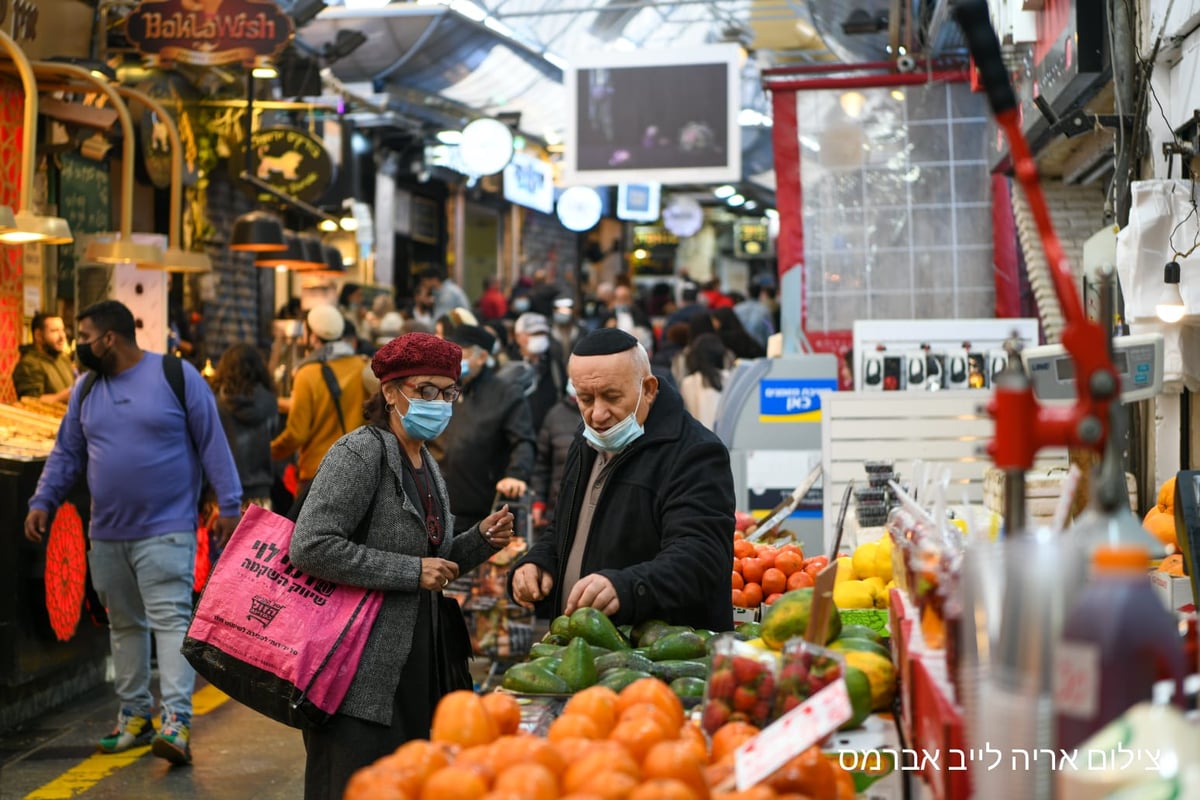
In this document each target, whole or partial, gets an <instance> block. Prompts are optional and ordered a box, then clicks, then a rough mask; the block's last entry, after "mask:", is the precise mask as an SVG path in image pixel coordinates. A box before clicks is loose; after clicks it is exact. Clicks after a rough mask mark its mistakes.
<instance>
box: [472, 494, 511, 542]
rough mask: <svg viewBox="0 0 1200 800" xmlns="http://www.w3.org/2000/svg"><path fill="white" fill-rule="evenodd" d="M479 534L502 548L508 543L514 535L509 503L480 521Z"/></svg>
mask: <svg viewBox="0 0 1200 800" xmlns="http://www.w3.org/2000/svg"><path fill="white" fill-rule="evenodd" d="M479 534H480V535H481V536H482V537H483V538H484V539H486V540H487V543H488V544H490V545H491V546H492V547H496V548H500V547H505V546H507V545H508V543H509V542H511V541H512V537H513V514H512V512H511V511H509V510H508V503H505V504H504V505H503V506H501V507H500V510H499V511H496V512H493V513H492V514H491V515H489V516H487V517H484V518H483V521H482V522H480V523H479Z"/></svg>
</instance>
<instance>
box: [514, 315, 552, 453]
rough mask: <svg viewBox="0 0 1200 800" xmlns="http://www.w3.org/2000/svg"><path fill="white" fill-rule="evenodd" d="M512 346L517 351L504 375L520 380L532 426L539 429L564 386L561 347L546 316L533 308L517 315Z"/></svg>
mask: <svg viewBox="0 0 1200 800" xmlns="http://www.w3.org/2000/svg"><path fill="white" fill-rule="evenodd" d="M513 345H514V349H515V350H516V352H515V353H513V358H512V360H511V361H510V363H509V364H508V365H507V366H506V367H505V368H504V373H503V374H504V377H505V379H506V380H516V381H518V382H519V383H520V385H521V387H522V391H524V393H525V399H526V400H528V401H529V413H530V415H531V417H532V418H533V429H534V430H535V431H537V430H541V427H542V422H543V420H545V419H546V414H547V412H549V411H550V409H551V408H553V407H554V405H555V404H556V403H557V402H558V401H559V400H560V399H561V398H562V396H563V393H564V392H566V389H567V370H566V367H565V366H564V364H563V356H562V347H561V346H560V345H559V343H558V342H556V341H555V340H554V339H553V338H551V336H550V324H549V323H548V322H546V318H545V317H543V316H542V315H541V314H535V313H533V312H532V311H530V312H528V313H525V314H522V315H521V316H519V317H517V322H516V324H515V325H513Z"/></svg>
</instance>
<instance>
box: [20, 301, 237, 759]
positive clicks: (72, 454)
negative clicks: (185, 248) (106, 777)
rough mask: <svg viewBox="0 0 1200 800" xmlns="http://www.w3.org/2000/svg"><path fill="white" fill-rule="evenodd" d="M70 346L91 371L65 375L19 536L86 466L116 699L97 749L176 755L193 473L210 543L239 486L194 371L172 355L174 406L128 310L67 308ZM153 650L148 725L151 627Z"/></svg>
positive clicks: (185, 742) (187, 719)
mask: <svg viewBox="0 0 1200 800" xmlns="http://www.w3.org/2000/svg"><path fill="white" fill-rule="evenodd" d="M77 320H78V339H77V342H76V352H77V354H78V356H79V361H80V363H81V364H82V365H83V366H84V367H87V368H88V369H90V370H92V371H94V372H95V373H96V374H97V378H96V380H95V382H94V384H92V387H91V390H90V392H88V393H87V396H86V397H84V398H82V400H81V397H80V395H81V394H82V391H81V390H82V387H83V386H84V385H85V382H86V378H81V379H80V380H78V381H76V382H75V386H74V387H73V388H72V389H71V398H70V401H69V402H68V405H67V415H66V417H64V418H63V421H62V426H61V428H60V429H59V432H58V438H57V440H56V441H55V443H54V449H53V450H52V451H51V452H50V456H49V458H48V459H47V460H46V466H45V468H44V469H43V471H42V477H41V479H40V480H39V481H38V487H37V491H36V492H35V493H34V495H33V498H32V499H31V500H30V501H29V514H28V515H27V516H26V518H25V536H26V538H28V539H29V540H31V541H34V542H40V541H41V540H42V537H43V535H44V534H45V533H46V530H47V528H48V525H49V521H50V517H51V512H53V511H54V510H56V509H57V508H58V507H59V506H60V505H61V504H62V503H63V500H64V499H65V498H66V496H67V493H68V491H69V490H70V489H71V487H72V486H73V485H74V484H75V482H76V480H77V479H78V478H79V477H80V475H81V474H82V473H83V472H84V471H86V475H87V484H88V489H89V490H90V492H91V495H92V522H91V527H90V530H89V534H88V535H89V538H90V543H91V547H90V549H89V551H88V563H89V566H90V567H91V571H92V579H93V581H94V583H95V585H96V590H97V591H98V592H99V594H100V599H101V601H102V602H103V603H104V605H105V607H106V608H107V609H108V616H109V622H110V628H109V641H110V646H111V648H112V659H113V667H114V671H115V673H116V692H117V696H118V697H119V698H120V701H121V708H120V712H119V713H118V716H117V727H116V729H115V730H114V731H113V732H112V733H111V734H109V735H108V736H105V737H104V738H103V739H101V740H100V743H99V747H100V749H101V750H102V751H104V752H106V753H117V752H121V751H123V750H128V749H129V748H131V747H135V746H138V745H146V744H150V745H151V749H152V751H153V752H154V754H155V755H156V756H159V757H160V758H165V759H167V760H168V761H170V762H172V763H174V764H187V763H189V762H190V761H191V759H192V753H191V747H190V745H189V739H190V733H191V716H192V689H193V688H194V685H195V673H194V672H193V670H192V667H191V665H190V664H188V662H187V660H186V659H185V658H184V657H183V655H182V654H181V653H180V647H181V646H182V644H183V637H184V634H185V633H186V632H187V628H188V624H189V622H190V620H191V615H192V575H193V570H194V566H195V558H196V521H197V517H196V511H197V503H198V501H199V495H200V488H201V476H202V472H201V470H202V469H203V474H204V475H207V476H208V480H209V482H210V483H211V484H212V485H213V487H214V488H215V489H216V493H217V500H218V503H219V505H220V518H219V519H218V520H217V522H216V523H215V531H214V532H215V533H216V534H217V537H218V539H219V541H220V543H221V544H222V545H224V543H225V542H226V541H227V540H228V539H229V537H230V536H231V535H232V534H233V530H234V528H235V527H236V526H237V523H238V519H239V516H240V505H241V492H242V490H241V484H240V482H239V480H238V473H237V466H236V465H235V464H234V460H233V455H232V453H231V452H230V450H229V444H228V443H227V441H226V439H225V434H224V432H223V430H222V428H221V422H220V418H219V416H218V414H217V407H216V402H215V400H214V399H213V394H212V391H211V390H210V389H209V388H208V385H207V384H206V383H205V381H204V378H202V377H201V376H200V373H199V372H197V371H196V369H195V367H193V366H192V365H191V364H188V363H186V362H183V363H182V364H181V365H180V366H182V368H183V386H184V398H185V400H186V402H187V408H186V409H185V408H182V407H181V406H180V404H179V399H178V398H177V396H176V393H175V390H174V389H173V388H172V387H171V384H170V382H169V381H168V379H167V377H166V374H165V373H164V370H163V356H161V355H158V354H157V353H150V352H145V351H143V350H141V349H140V348H139V347H138V345H137V340H136V327H135V323H134V319H133V314H132V313H131V312H130V310H129V309H128V308H127V307H126V306H124V305H123V304H121V303H119V302H117V301H115V300H105V301H103V302H100V303H96V304H95V305H92V306H89V307H88V308H86V309H84V310H83V311H82V312H80V313H79V315H78V316H77ZM151 632H153V633H154V637H155V642H156V644H157V649H158V670H159V688H160V691H161V695H162V703H161V710H160V713H161V719H162V724H161V726H160V729H159V731H158V733H157V735H156V734H155V732H154V728H153V725H152V719H151V712H152V709H153V706H154V697H153V695H152V694H151V692H150V633H151Z"/></svg>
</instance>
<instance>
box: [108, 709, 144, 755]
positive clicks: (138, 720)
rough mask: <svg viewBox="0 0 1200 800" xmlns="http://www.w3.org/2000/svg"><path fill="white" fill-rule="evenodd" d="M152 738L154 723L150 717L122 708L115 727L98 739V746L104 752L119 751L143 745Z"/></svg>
mask: <svg viewBox="0 0 1200 800" xmlns="http://www.w3.org/2000/svg"><path fill="white" fill-rule="evenodd" d="M153 738H154V723H153V721H152V720H151V719H150V717H148V716H142V715H139V714H135V713H134V712H132V711H129V710H127V709H124V708H123V709H121V713H120V714H118V715H117V727H116V728H114V729H113V732H112V733H110V734H109V735H108V736H105V737H104V738H103V739H101V740H100V743H99V747H100V750H101V752H104V753H121V752H124V751H125V750H128V749H129V748H131V747H144V746H145V745H148V744H150V740H151V739H153Z"/></svg>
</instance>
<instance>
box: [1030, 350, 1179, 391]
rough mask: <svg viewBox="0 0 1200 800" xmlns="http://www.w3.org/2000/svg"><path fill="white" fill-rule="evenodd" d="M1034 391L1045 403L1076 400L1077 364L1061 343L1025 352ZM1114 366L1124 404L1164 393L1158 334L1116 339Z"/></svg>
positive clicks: (1161, 355)
mask: <svg viewBox="0 0 1200 800" xmlns="http://www.w3.org/2000/svg"><path fill="white" fill-rule="evenodd" d="M1021 357H1022V359H1024V361H1025V368H1026V369H1027V370H1029V377H1030V379H1031V380H1032V381H1033V391H1034V393H1035V394H1036V395H1037V396H1038V397H1039V398H1040V399H1042V400H1074V399H1075V362H1074V361H1073V360H1072V359H1071V356H1070V355H1068V354H1067V351H1066V349H1065V348H1064V347H1063V346H1062V345H1061V344H1047V345H1042V346H1041V347H1030V348H1028V349H1027V350H1024V351H1022V353H1021ZM1113 364H1114V366H1115V367H1116V368H1117V375H1118V376H1120V378H1121V402H1122V403H1135V402H1137V401H1138V400H1146V399H1147V398H1150V397H1154V396H1156V395H1157V394H1159V393H1160V392H1161V391H1162V380H1163V337H1162V334H1159V333H1144V334H1136V335H1133V336H1118V337H1117V338H1115V339H1113Z"/></svg>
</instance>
